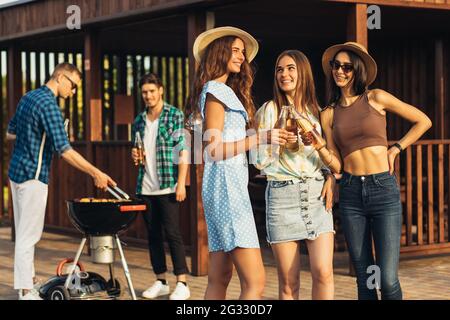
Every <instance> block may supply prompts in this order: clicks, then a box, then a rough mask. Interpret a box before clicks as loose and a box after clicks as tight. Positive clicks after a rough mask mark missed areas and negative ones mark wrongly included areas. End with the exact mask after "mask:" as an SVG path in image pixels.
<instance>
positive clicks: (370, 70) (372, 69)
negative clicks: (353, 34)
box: [322, 42, 377, 86]
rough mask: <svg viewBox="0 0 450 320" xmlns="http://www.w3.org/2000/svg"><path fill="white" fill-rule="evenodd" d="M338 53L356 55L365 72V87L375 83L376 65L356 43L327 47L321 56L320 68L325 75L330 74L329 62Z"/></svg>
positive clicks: (360, 45)
mask: <svg viewBox="0 0 450 320" xmlns="http://www.w3.org/2000/svg"><path fill="white" fill-rule="evenodd" d="M339 51H351V52H353V53H355V54H357V55H358V56H359V57H360V58H361V59H362V60H363V62H364V65H365V66H366V70H367V86H369V85H370V84H371V83H372V82H374V81H375V78H376V77H377V63H376V62H375V60H374V59H373V58H372V57H371V56H370V54H369V52H367V49H366V48H365V47H364V46H363V45H362V44H359V43H357V42H346V43H344V44H336V45H334V46H331V47H329V48H328V49H327V50H325V52H324V53H323V55H322V68H323V72H325V75H330V74H331V66H330V61H331V60H333V59H334V57H335V56H336V54H337V53H338V52H339Z"/></svg>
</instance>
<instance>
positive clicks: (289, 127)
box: [286, 107, 300, 152]
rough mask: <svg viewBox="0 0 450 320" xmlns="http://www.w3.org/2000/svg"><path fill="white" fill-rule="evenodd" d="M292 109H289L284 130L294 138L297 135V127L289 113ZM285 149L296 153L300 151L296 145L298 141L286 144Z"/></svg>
mask: <svg viewBox="0 0 450 320" xmlns="http://www.w3.org/2000/svg"><path fill="white" fill-rule="evenodd" d="M291 109H294V108H293V107H289V116H288V119H287V123H286V130H287V131H289V132H292V133H293V134H294V135H295V136H297V135H298V125H297V121H295V118H294V115H293V114H292V112H291ZM286 149H287V150H289V151H291V152H297V151H298V150H299V149H300V145H299V144H298V140H297V141H296V142H292V143H286Z"/></svg>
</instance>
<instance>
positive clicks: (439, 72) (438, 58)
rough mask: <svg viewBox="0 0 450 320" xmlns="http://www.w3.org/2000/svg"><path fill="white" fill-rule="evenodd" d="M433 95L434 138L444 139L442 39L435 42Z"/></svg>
mask: <svg viewBox="0 0 450 320" xmlns="http://www.w3.org/2000/svg"><path fill="white" fill-rule="evenodd" d="M434 48H435V62H434V75H435V86H434V87H435V97H436V113H435V115H436V116H435V119H433V123H434V127H435V137H436V139H445V131H446V128H445V86H444V75H445V71H444V44H443V41H442V39H437V40H436V42H435V46H434ZM447 130H448V128H447Z"/></svg>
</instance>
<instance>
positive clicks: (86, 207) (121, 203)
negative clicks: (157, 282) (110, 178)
mask: <svg viewBox="0 0 450 320" xmlns="http://www.w3.org/2000/svg"><path fill="white" fill-rule="evenodd" d="M108 191H109V192H110V193H111V194H112V195H114V196H115V197H116V198H117V200H112V199H111V200H104V201H100V202H95V201H96V200H94V199H86V200H84V201H81V200H70V201H67V208H68V214H69V217H70V220H71V221H72V223H73V224H74V226H75V227H76V228H77V229H78V230H79V231H80V232H81V233H82V234H83V238H82V240H81V243H80V246H79V247H78V251H77V253H76V256H75V258H74V259H73V263H72V265H71V267H70V271H69V273H68V274H67V275H64V279H65V281H64V286H63V287H62V288H61V286H60V288H59V289H60V290H61V291H63V292H64V294H61V295H59V297H64V299H79V298H80V297H77V296H71V295H70V294H67V292H72V293H73V292H75V291H74V290H73V289H72V290H69V289H70V288H71V286H73V280H74V279H76V278H77V276H78V274H77V273H76V272H77V265H79V260H80V256H81V253H82V251H83V248H84V246H85V244H86V241H87V239H88V238H89V243H90V249H91V256H92V261H93V262H94V263H99V264H107V265H109V273H110V280H109V281H108V283H105V285H104V286H100V287H104V288H110V289H111V283H112V284H113V288H114V286H115V287H118V290H110V289H109V290H108V293H110V292H115V293H117V291H120V284H119V283H118V280H117V279H115V278H114V260H115V251H116V249H118V251H119V254H120V259H121V262H122V267H123V270H124V273H125V277H126V279H127V283H128V288H129V290H130V294H131V296H132V298H133V300H136V293H135V291H134V288H133V283H132V281H131V276H130V271H129V269H128V265H127V262H126V259H125V255H124V253H123V249H122V245H121V242H120V239H119V234H120V233H122V232H124V231H125V230H126V229H127V228H128V227H129V226H130V224H131V223H133V221H134V220H135V219H136V216H137V214H138V213H139V212H143V211H145V210H146V209H147V207H146V204H145V202H144V201H142V200H139V199H131V198H130V197H129V196H128V195H127V194H126V193H125V192H123V191H122V190H121V189H119V188H118V187H114V188H108ZM59 277H61V276H59ZM52 281H53V282H52ZM50 282H52V283H59V284H60V282H61V281H55V279H54V278H52V279H50V280H49V281H48V283H50ZM114 284H116V285H114ZM48 287H49V286H46V288H47V290H48ZM41 296H44V294H43V293H41ZM95 296H97V297H98V296H99V295H98V292H97V293H96V294H95V295H92V298H93V299H95ZM85 299H89V296H88V297H85Z"/></svg>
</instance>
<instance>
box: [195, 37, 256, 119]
mask: <svg viewBox="0 0 450 320" xmlns="http://www.w3.org/2000/svg"><path fill="white" fill-rule="evenodd" d="M236 39H237V38H236V37H235V36H226V37H222V38H219V39H216V40H214V41H213V42H211V43H210V44H209V45H208V46H207V47H206V49H205V52H204V54H203V56H202V58H201V61H200V64H199V66H198V69H197V71H196V72H195V79H194V85H193V87H192V92H191V96H190V101H189V106H188V108H187V113H188V114H187V116H189V114H190V113H194V116H196V117H198V112H199V105H198V104H199V101H200V94H201V92H202V89H203V86H204V85H205V83H206V82H208V81H210V80H214V79H217V78H219V77H221V76H223V75H224V74H225V73H226V72H227V66H228V62H229V61H230V59H231V56H232V48H231V46H232V44H233V42H234V41H235V40H236ZM226 85H227V86H229V87H230V88H231V89H233V91H234V93H235V94H236V96H237V97H238V98H239V100H240V101H241V102H242V104H243V105H244V108H245V110H246V111H247V113H248V117H249V126H253V118H254V114H255V105H254V103H253V98H252V94H251V87H252V85H253V69H252V67H251V65H250V64H249V63H248V60H247V59H245V60H244V62H243V63H242V65H241V71H240V72H239V73H230V75H229V76H228V79H227V82H226Z"/></svg>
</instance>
